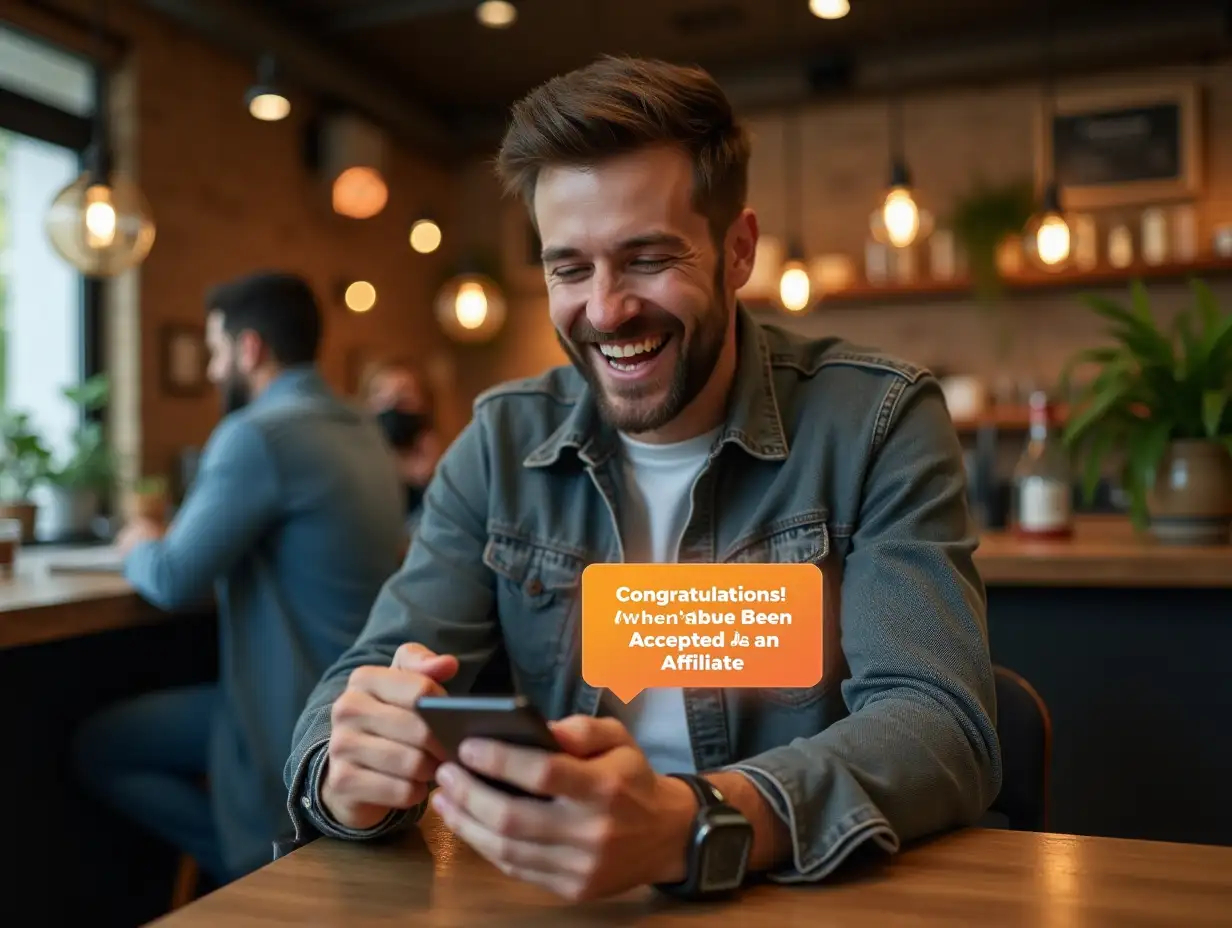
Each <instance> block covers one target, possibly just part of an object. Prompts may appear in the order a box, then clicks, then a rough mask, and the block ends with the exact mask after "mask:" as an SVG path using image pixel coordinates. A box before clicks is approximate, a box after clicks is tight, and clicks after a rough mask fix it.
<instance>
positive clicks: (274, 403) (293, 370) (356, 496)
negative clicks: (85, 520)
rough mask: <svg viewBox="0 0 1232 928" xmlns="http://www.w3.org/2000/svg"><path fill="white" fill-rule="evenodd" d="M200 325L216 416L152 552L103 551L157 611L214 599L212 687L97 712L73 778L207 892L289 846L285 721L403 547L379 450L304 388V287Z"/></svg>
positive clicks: (212, 303)
mask: <svg viewBox="0 0 1232 928" xmlns="http://www.w3.org/2000/svg"><path fill="white" fill-rule="evenodd" d="M206 307H207V318H206V342H207V347H208V350H209V372H208V373H209V378H210V380H211V381H212V382H213V383H214V384H216V385H217V387H218V389H219V392H220V394H221V397H222V404H223V411H224V413H225V415H224V417H223V419H222V421H221V422H220V423H219V424H218V426H217V428H215V430H214V432H213V434H212V435H211V436H210V439H209V441H208V443H207V444H206V447H205V449H204V451H203V454H202V459H201V462H200V467H199V470H198V473H197V475H196V478H195V480H194V482H193V485H192V488H191V490H190V491H189V492H188V494H187V497H186V499H185V501H184V504H183V506H182V507H181V508H180V510H179V511H178V512H177V514H176V516H175V518H174V519H173V521H172V522H171V524H170V526H169V527H168V528H167V530H166V534H165V536H163V535H162V529H161V527H160V526H158V525H157V524H154V523H151V522H147V521H143V520H140V519H136V520H133V521H130V522H129V523H128V524H126V525H125V526H124V528H123V529H122V530H121V532H120V534H119V536H118V538H117V545H118V546H119V547H120V548H121V550H122V551H124V552H125V568H124V572H125V576H126V577H127V578H128V580H129V582H131V583H132V585H133V586H134V587H135V588H136V589H137V591H138V592H139V593H140V594H141V596H142V597H143V598H145V599H147V600H148V601H150V602H151V603H153V604H154V605H156V606H158V607H159V608H162V609H166V610H176V609H181V608H186V607H190V606H194V605H197V604H201V603H203V602H205V601H208V597H209V595H210V593H211V592H212V593H213V596H214V600H215V602H216V604H217V610H218V619H219V634H220V657H221V661H220V662H221V672H220V677H219V679H218V681H217V682H216V683H211V684H208V685H201V686H190V687H183V688H178V689H172V690H168V691H163V692H156V693H151V694H148V695H144V696H140V697H138V698H136V699H133V700H131V701H127V702H123V703H120V704H117V705H115V706H112V707H110V708H107V709H105V710H103V711H102V712H100V713H99V714H98V715H97V716H96V717H94V718H93V719H90V720H89V721H88V722H87V723H86V724H85V725H84V726H83V728H82V730H81V731H80V732H79V734H78V736H77V739H76V744H75V761H76V765H77V768H78V771H79V775H80V777H81V778H82V780H83V781H84V783H85V785H86V786H87V788H89V789H90V790H91V791H92V792H93V793H95V794H96V795H97V796H98V797H100V798H101V799H102V800H104V801H105V802H106V803H107V804H108V805H110V806H112V807H113V808H114V809H116V810H118V811H119V812H121V813H122V814H124V815H126V816H128V817H129V818H130V819H132V820H133V821H134V822H136V823H137V824H139V825H141V826H143V827H145V828H146V829H148V830H149V831H151V832H153V833H154V834H156V835H158V836H159V837H161V838H163V839H165V840H166V841H168V842H169V843H170V844H171V845H173V846H174V847H175V848H177V849H179V850H180V851H182V852H185V853H188V854H190V855H192V856H193V857H194V858H195V859H196V860H197V862H198V863H199V865H200V866H201V868H202V870H203V871H204V872H205V873H206V874H207V878H209V879H210V880H211V881H212V882H214V883H216V884H218V885H222V884H224V883H226V882H228V881H229V880H231V879H233V878H236V877H238V876H241V875H243V874H245V873H247V872H249V871H251V870H252V869H254V868H256V867H259V866H261V865H262V864H264V863H266V862H267V861H269V860H270V859H271V856H272V853H273V851H272V849H273V842H274V841H275V840H276V839H278V838H280V837H282V836H284V835H285V833H286V832H287V831H288V830H289V829H290V825H291V823H290V820H289V818H288V815H287V810H286V788H285V787H284V786H283V784H282V780H281V768H282V763H283V761H285V759H286V752H287V748H288V745H289V744H290V740H291V733H292V729H293V727H294V724H295V720H296V718H297V717H298V715H299V713H300V711H301V710H302V708H303V703H304V700H305V699H306V697H307V695H308V693H309V692H310V691H311V689H312V687H313V686H314V685H315V684H316V682H317V681H318V680H319V679H320V677H321V676H322V674H323V673H324V672H325V670H326V669H327V668H328V667H329V666H330V664H332V663H333V662H334V661H335V660H336V659H337V657H338V656H339V655H340V654H341V653H342V652H344V651H345V650H346V649H347V648H348V647H349V646H350V645H351V644H352V643H353V642H354V640H355V638H356V636H357V635H358V634H359V632H360V630H361V629H362V628H363V625H364V622H365V620H366V618H367V616H368V613H369V610H370V609H371V607H372V604H373V601H374V600H375V598H376V595H377V593H378V591H379V590H380V587H381V585H382V584H383V583H384V582H385V581H386V580H387V579H388V577H389V576H390V575H391V574H392V573H394V572H395V571H396V569H397V567H398V563H399V553H400V551H401V548H402V539H403V537H404V535H405V531H404V528H403V525H402V519H401V517H400V513H401V506H402V499H401V486H400V482H399V479H398V475H397V473H396V472H395V469H394V463H393V459H392V456H391V455H390V453H389V450H388V448H387V447H386V445H385V441H384V438H383V436H382V435H381V434H380V432H379V431H378V430H377V428H376V426H375V425H374V424H373V423H372V421H371V419H370V418H368V417H366V416H364V415H363V413H362V411H361V410H357V409H355V408H353V407H352V406H350V405H348V404H347V403H345V402H344V401H343V400H342V399H340V398H338V397H335V396H334V395H333V393H332V392H331V391H330V389H329V388H328V387H327V385H326V384H325V382H324V381H323V379H322V378H321V376H320V374H319V373H318V371H317V368H316V359H317V353H318V348H319V344H320V340H321V316H320V311H319V308H318V305H317V302H316V299H315V298H314V296H313V293H312V291H311V289H310V288H309V286H308V284H307V283H306V282H305V281H304V280H302V279H300V278H299V277H296V276H293V275H290V274H283V273H272V272H264V273H256V274H252V275H250V276H246V277H243V278H241V279H238V280H234V281H232V282H229V283H226V284H224V285H222V286H220V287H218V288H216V289H215V290H213V291H212V292H211V293H210V294H209V296H208V298H207V300H206ZM207 784H208V785H207Z"/></svg>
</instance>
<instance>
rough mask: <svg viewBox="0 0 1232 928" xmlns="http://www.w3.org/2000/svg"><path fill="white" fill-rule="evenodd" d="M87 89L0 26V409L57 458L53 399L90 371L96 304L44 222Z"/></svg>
mask: <svg viewBox="0 0 1232 928" xmlns="http://www.w3.org/2000/svg"><path fill="white" fill-rule="evenodd" d="M94 88H95V72H94V68H93V66H92V65H91V64H90V63H89V62H88V61H85V60H83V59H80V58H77V57H75V56H72V55H70V54H68V53H66V52H63V51H61V50H59V49H56V48H53V47H51V46H49V45H46V44H44V43H42V42H39V41H38V40H35V39H33V38H30V37H28V36H25V35H23V34H20V33H17V32H14V31H12V30H9V29H7V28H5V27H2V26H0V404H2V405H3V407H4V408H6V409H13V410H23V411H26V412H29V413H30V415H31V417H32V419H33V420H34V424H35V426H36V428H37V429H38V430H39V432H40V434H42V436H43V438H44V441H45V442H46V443H47V445H48V447H49V448H50V449H51V451H52V453H53V454H55V455H56V456H57V458H58V457H60V456H61V455H63V454H64V453H65V452H66V451H67V450H68V442H69V435H70V433H71V431H72V429H73V428H74V427H75V426H76V425H77V422H78V418H77V417H78V412H77V410H76V409H74V408H73V407H72V406H71V405H70V404H69V403H68V402H66V401H65V400H64V399H63V397H62V395H61V390H62V389H63V388H64V387H67V386H71V385H73V384H76V383H78V382H80V381H81V380H82V379H83V378H84V377H86V376H89V375H90V374H93V373H96V372H97V371H96V370H94V369H92V368H95V367H96V365H97V360H98V355H99V352H98V349H97V346H96V345H94V344H93V340H94V338H95V337H96V333H97V329H98V326H97V324H96V320H95V315H96V313H97V295H96V286H95V285H93V284H87V282H86V281H85V280H84V279H83V278H82V276H81V275H80V274H79V273H78V272H77V271H76V269H75V268H73V267H72V266H71V265H69V264H68V263H67V262H65V261H64V260H63V259H62V258H60V256H59V255H58V254H56V252H55V251H53V250H52V248H51V245H50V243H49V242H48V240H47V235H46V233H45V232H44V228H43V219H44V217H45V216H46V213H47V208H48V206H49V205H50V204H51V201H52V199H53V198H54V197H55V195H56V194H57V193H58V192H59V191H60V189H61V188H62V187H64V186H65V185H66V184H68V183H70V182H71V181H72V180H73V178H74V177H76V176H77V175H78V174H79V173H80V172H81V170H82V153H83V151H84V149H85V147H86V145H87V144H88V142H89V138H90V123H89V115H90V111H91V109H92V106H93V104H92V102H91V101H92V100H93V97H94Z"/></svg>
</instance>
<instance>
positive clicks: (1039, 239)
mask: <svg viewBox="0 0 1232 928" xmlns="http://www.w3.org/2000/svg"><path fill="white" fill-rule="evenodd" d="M1035 241H1036V250H1037V251H1038V252H1039V256H1040V260H1041V261H1042V262H1044V263H1045V264H1060V263H1061V262H1062V261H1064V260H1065V259H1066V258H1068V257H1069V225H1068V224H1067V223H1066V221H1065V218H1064V217H1063V216H1061V215H1059V214H1057V213H1050V214H1049V215H1048V216H1046V217H1045V218H1044V221H1043V222H1041V223H1040V227H1039V229H1038V230H1037V231H1036V233H1035Z"/></svg>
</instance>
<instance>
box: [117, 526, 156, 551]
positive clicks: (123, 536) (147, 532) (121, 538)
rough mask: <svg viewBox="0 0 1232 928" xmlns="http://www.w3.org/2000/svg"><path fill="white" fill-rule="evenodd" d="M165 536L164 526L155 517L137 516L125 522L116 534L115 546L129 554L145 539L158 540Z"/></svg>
mask: <svg viewBox="0 0 1232 928" xmlns="http://www.w3.org/2000/svg"><path fill="white" fill-rule="evenodd" d="M162 537H163V526H162V525H161V524H160V523H158V522H155V521H154V520H153V519H144V518H137V519H131V520H129V521H128V522H126V523H124V527H123V528H121V529H120V531H119V532H118V533H117V534H116V539H115V547H116V549H117V550H118V551H119V552H120V554H122V555H127V554H128V553H129V552H130V551H132V550H133V548H135V547H137V545H139V544H141V542H143V541H157V540H158V539H160V538H162Z"/></svg>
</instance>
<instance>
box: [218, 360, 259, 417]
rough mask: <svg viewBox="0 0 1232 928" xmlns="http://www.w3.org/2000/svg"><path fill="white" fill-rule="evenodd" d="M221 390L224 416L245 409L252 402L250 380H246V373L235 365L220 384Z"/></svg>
mask: <svg viewBox="0 0 1232 928" xmlns="http://www.w3.org/2000/svg"><path fill="white" fill-rule="evenodd" d="M219 392H220V393H221V394H222V412H223V415H224V416H226V415H230V414H231V413H233V412H235V411H237V410H240V409H243V408H244V407H245V406H247V405H248V404H249V403H250V402H252V389H251V388H250V387H249V386H248V382H247V381H246V380H244V375H243V374H241V373H240V372H239V371H238V370H236V369H235V367H234V366H233V367H232V368H231V369H230V370H229V371H227V379H226V380H224V381H223V382H222V383H221V384H220V385H219Z"/></svg>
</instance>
